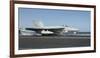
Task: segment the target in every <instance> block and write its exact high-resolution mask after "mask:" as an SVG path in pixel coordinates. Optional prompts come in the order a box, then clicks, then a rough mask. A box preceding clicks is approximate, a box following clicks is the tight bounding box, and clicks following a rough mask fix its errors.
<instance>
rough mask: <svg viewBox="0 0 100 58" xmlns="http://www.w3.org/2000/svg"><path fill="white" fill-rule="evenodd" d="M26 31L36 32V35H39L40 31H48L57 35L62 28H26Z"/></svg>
mask: <svg viewBox="0 0 100 58" xmlns="http://www.w3.org/2000/svg"><path fill="white" fill-rule="evenodd" d="M26 30H31V31H36V32H37V33H41V31H42V30H48V31H52V32H54V33H57V32H61V31H63V30H64V28H26Z"/></svg>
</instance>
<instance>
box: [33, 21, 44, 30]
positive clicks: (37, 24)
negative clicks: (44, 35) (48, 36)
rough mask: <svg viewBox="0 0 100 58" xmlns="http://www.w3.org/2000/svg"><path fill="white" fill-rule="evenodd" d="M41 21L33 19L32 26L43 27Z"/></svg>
mask: <svg viewBox="0 0 100 58" xmlns="http://www.w3.org/2000/svg"><path fill="white" fill-rule="evenodd" d="M43 26H44V25H43V23H42V21H40V20H33V27H34V28H43Z"/></svg>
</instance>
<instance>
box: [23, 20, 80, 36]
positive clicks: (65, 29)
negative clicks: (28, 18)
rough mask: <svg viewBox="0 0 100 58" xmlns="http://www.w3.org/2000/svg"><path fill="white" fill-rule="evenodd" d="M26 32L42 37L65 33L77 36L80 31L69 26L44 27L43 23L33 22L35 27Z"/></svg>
mask: <svg viewBox="0 0 100 58" xmlns="http://www.w3.org/2000/svg"><path fill="white" fill-rule="evenodd" d="M25 30H30V31H35V34H41V35H44V34H45V35H48V34H53V35H63V34H64V33H69V32H73V33H74V34H76V33H77V32H78V31H79V29H76V28H73V27H70V26H67V25H61V26H44V24H43V23H42V21H37V20H34V21H33V27H31V28H25Z"/></svg>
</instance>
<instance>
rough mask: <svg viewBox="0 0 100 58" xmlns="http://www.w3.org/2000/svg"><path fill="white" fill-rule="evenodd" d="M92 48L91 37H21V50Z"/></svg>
mask: <svg viewBox="0 0 100 58" xmlns="http://www.w3.org/2000/svg"><path fill="white" fill-rule="evenodd" d="M86 46H90V35H84V36H83V35H77V36H76V35H66V36H22V35H20V36H19V49H20V50H22V49H43V48H63V47H86Z"/></svg>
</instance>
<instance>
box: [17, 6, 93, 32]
mask: <svg viewBox="0 0 100 58" xmlns="http://www.w3.org/2000/svg"><path fill="white" fill-rule="evenodd" d="M18 15H19V16H18V18H19V27H24V28H25V27H33V26H32V24H33V23H32V22H33V20H41V21H42V22H43V23H44V25H46V26H56V25H57V26H58V25H68V26H73V27H75V28H78V29H80V31H90V19H91V18H90V11H79V10H55V9H36V8H19V9H18Z"/></svg>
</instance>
